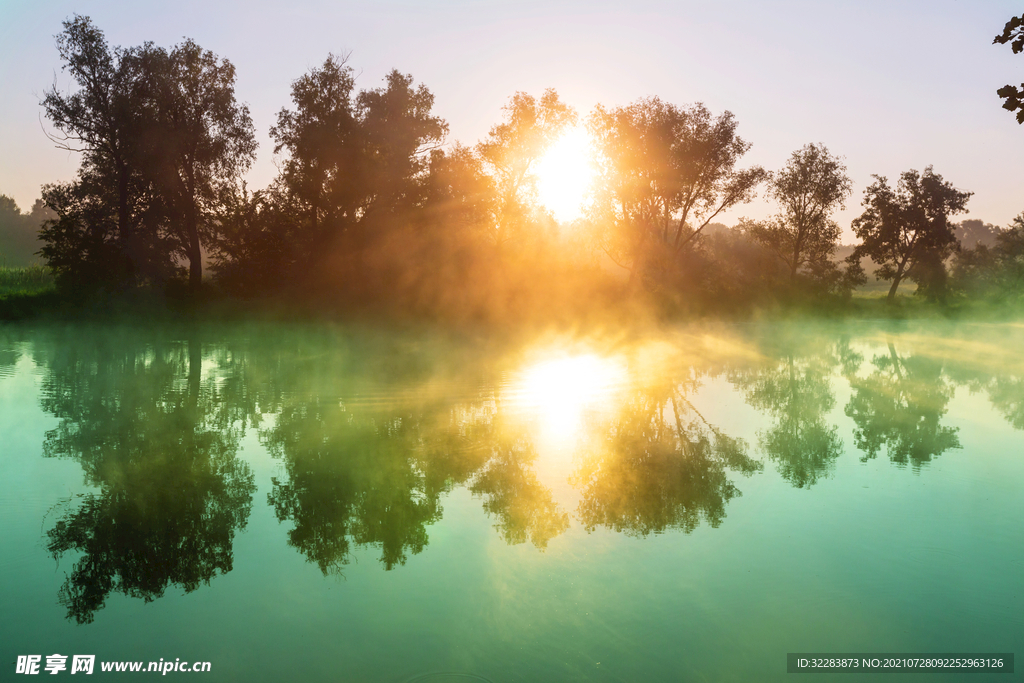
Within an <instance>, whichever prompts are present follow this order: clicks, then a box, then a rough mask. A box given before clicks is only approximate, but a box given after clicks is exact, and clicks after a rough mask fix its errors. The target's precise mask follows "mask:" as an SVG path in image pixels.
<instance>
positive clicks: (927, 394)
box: [846, 341, 960, 469]
mask: <svg viewBox="0 0 1024 683" xmlns="http://www.w3.org/2000/svg"><path fill="white" fill-rule="evenodd" d="M887 346H888V351H889V352H888V354H879V355H876V356H875V357H874V359H873V360H872V361H871V364H872V365H874V367H875V370H874V371H873V372H872V373H871V374H870V375H868V376H867V377H863V378H862V377H858V376H856V375H851V376H850V377H849V381H850V387H851V388H852V389H853V396H852V397H851V398H850V402H849V403H848V404H847V406H846V414H847V415H848V416H850V417H851V418H853V421H854V423H855V424H856V425H857V426H856V428H855V429H854V433H853V436H854V442H855V443H856V444H857V447H858V448H860V449H861V450H862V451H863V452H864V459H865V460H867V459H870V458H874V457H875V456H877V455H878V452H879V451H880V450H881V449H882V447H883V446H884V447H885V450H886V454H887V455H888V456H889V459H890V460H891V461H892V462H895V463H898V464H900V465H906V464H907V463H909V464H911V465H912V466H913V467H914V468H915V469H918V468H920V467H921V465H923V464H925V463H928V462H930V461H931V460H932V458H934V457H936V456H939V455H941V454H942V453H944V452H946V451H947V450H949V449H951V448H960V439H959V437H958V436H957V429H955V428H952V427H944V426H943V425H942V423H941V421H942V416H943V415H945V413H946V405H947V404H948V403H949V399H950V398H951V397H952V396H953V387H952V385H951V384H950V383H949V382H948V381H947V379H946V378H945V377H944V376H943V373H942V363H941V362H940V361H938V360H935V359H934V358H930V357H926V356H922V355H918V356H911V357H909V358H906V359H904V358H900V356H899V355H898V354H897V353H896V347H895V345H894V344H893V342H891V341H890V342H889V343H888V345H887Z"/></svg>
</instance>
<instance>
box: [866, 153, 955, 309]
mask: <svg viewBox="0 0 1024 683" xmlns="http://www.w3.org/2000/svg"><path fill="white" fill-rule="evenodd" d="M873 177H874V178H875V182H874V183H872V184H871V185H870V186H869V187H868V188H867V189H866V190H864V201H863V205H864V207H865V210H864V213H863V214H861V216H860V217H859V218H857V219H855V220H854V221H853V231H854V233H855V234H856V235H857V237H859V238H860V240H861V244H860V245H858V246H857V248H856V249H855V250H854V253H853V255H852V256H851V257H850V262H851V263H852V262H858V261H859V260H860V258H861V257H863V256H869V257H870V258H871V259H872V260H873V261H874V262H875V263H877V264H878V265H879V268H878V271H877V273H876V277H877V278H878V279H881V280H892V285H891V287H890V288H889V294H888V299H889V301H892V300H893V299H894V298H895V296H896V289H897V288H898V287H899V285H900V282H901V281H902V280H903V279H904V278H910V279H911V280H913V281H914V282H916V283H917V284H918V288H919V289H918V291H919V292H922V293H924V294H925V295H926V296H927V297H928V298H929V299H943V298H944V297H945V278H946V269H945V263H944V262H945V260H946V259H947V258H948V257H949V256H950V255H951V254H952V253H953V251H955V249H956V248H957V240H956V235H955V234H954V232H953V225H952V224H951V223H950V222H949V216H950V215H953V214H956V213H961V212H963V211H965V210H966V209H965V206H966V204H967V200H968V199H970V197H971V194H972V193H970V192H963V191H960V190H957V189H956V188H954V187H953V185H951V184H950V183H947V182H945V181H944V180H943V179H942V176H940V175H938V174H937V173H935V172H934V171H933V170H932V167H931V166H929V167H927V168H925V170H924V173H918V172H917V171H914V170H910V171H905V172H904V173H902V174H901V175H900V180H899V184H898V185H897V187H896V188H895V189H893V188H891V187H890V186H889V183H888V180H886V178H884V177H881V176H877V175H876V176H873Z"/></svg>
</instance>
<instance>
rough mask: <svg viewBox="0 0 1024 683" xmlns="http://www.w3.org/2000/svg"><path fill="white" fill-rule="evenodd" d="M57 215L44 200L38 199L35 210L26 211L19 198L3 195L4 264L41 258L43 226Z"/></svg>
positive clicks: (0, 261)
mask: <svg viewBox="0 0 1024 683" xmlns="http://www.w3.org/2000/svg"><path fill="white" fill-rule="evenodd" d="M54 217H55V214H54V213H53V212H52V211H51V210H49V209H48V208H46V206H45V205H44V204H43V203H42V200H39V199H37V200H36V201H35V204H33V205H32V211H31V212H29V213H22V212H21V209H20V208H18V204H17V202H15V201H14V200H13V199H11V198H10V197H8V196H7V195H0V266H3V265H7V266H16V267H21V266H27V265H30V264H31V263H34V262H37V261H38V258H39V257H38V256H36V253H37V252H38V251H39V248H40V247H41V246H42V243H41V242H40V241H39V229H40V227H41V226H42V224H43V222H44V221H46V220H50V219H52V218H54Z"/></svg>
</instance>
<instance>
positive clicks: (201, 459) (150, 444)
mask: <svg viewBox="0 0 1024 683" xmlns="http://www.w3.org/2000/svg"><path fill="white" fill-rule="evenodd" d="M89 342H90V343H83V342H82V340H80V339H74V338H68V337H64V336H57V337H54V338H53V339H51V340H49V343H45V344H44V343H40V344H37V345H36V348H35V351H36V354H37V362H42V363H44V364H45V365H46V367H47V370H48V372H47V375H46V377H45V379H44V381H43V388H42V396H43V398H42V404H43V407H44V408H45V409H46V410H48V411H49V412H51V413H53V414H54V415H55V416H57V417H58V418H59V419H60V423H59V425H58V426H57V428H56V429H54V430H52V431H50V432H48V433H47V435H46V440H45V442H44V443H43V454H44V455H45V456H47V457H60V458H70V459H73V460H76V461H78V462H79V464H81V466H82V469H83V470H84V472H85V481H86V483H87V484H89V485H90V486H92V487H95V488H97V489H99V491H98V492H92V493H88V494H86V495H84V497H83V498H82V499H81V500H80V501H79V503H78V505H77V507H75V509H72V510H69V511H67V512H66V513H65V514H64V515H63V516H62V517H61V518H60V519H58V520H57V522H56V523H55V524H54V525H53V527H52V528H50V529H49V531H47V539H48V543H47V548H48V549H49V551H50V552H51V553H52V554H53V556H54V557H55V558H57V559H59V558H61V557H62V556H64V555H65V554H67V553H69V552H76V553H81V557H80V558H79V559H78V560H77V561H76V562H75V564H74V566H73V569H72V571H71V574H70V575H69V576H68V577H67V579H66V580H65V582H64V585H63V587H62V588H61V590H60V596H59V600H60V603H61V605H63V606H64V607H65V608H67V611H68V616H69V618H72V619H74V620H76V621H78V622H79V623H86V622H91V621H92V620H93V618H94V615H95V613H96V612H97V611H98V610H99V609H101V608H102V607H103V605H104V603H105V601H106V599H107V596H109V595H110V594H111V593H114V592H117V593H122V594H124V595H128V596H131V597H136V598H142V599H144V600H146V601H147V602H148V601H151V600H154V599H156V598H158V597H160V596H162V595H163V594H164V591H165V589H166V588H167V587H168V586H170V585H174V586H177V587H179V588H181V589H182V590H184V591H185V592H190V591H194V590H196V589H197V588H198V587H199V586H200V585H202V584H208V583H209V582H210V580H211V579H212V578H213V577H214V576H216V575H217V574H223V573H226V572H229V571H231V568H232V543H233V539H234V535H235V533H236V532H237V531H239V530H241V529H244V528H245V524H246V520H247V519H248V516H249V513H250V510H251V506H252V494H253V491H254V490H255V484H254V482H253V475H252V473H251V471H250V469H249V467H248V465H246V464H245V463H244V462H242V461H241V460H239V459H238V458H237V457H236V456H237V450H238V440H239V437H240V430H239V429H238V428H237V426H236V425H233V424H231V423H230V422H225V421H224V420H222V419H221V416H220V415H219V414H218V413H219V409H220V407H221V406H223V405H224V404H223V402H222V401H221V400H220V397H219V396H218V394H217V391H216V387H215V385H213V384H212V383H209V382H206V383H204V382H202V381H201V380H202V354H201V345H200V343H199V341H198V339H197V338H194V337H193V338H191V339H190V340H189V341H188V342H187V343H168V344H159V345H151V344H147V343H145V341H143V340H137V339H132V338H125V337H124V336H122V335H121V334H118V333H114V334H112V335H110V336H107V335H100V336H98V337H91V338H90V339H89Z"/></svg>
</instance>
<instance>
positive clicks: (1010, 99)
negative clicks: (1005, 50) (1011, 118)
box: [992, 14, 1024, 123]
mask: <svg viewBox="0 0 1024 683" xmlns="http://www.w3.org/2000/svg"><path fill="white" fill-rule="evenodd" d="M992 43H993V44H996V43H999V44H1000V45H1005V44H1006V43H1010V47H1011V48H1012V49H1013V54H1019V53H1020V52H1021V51H1024V14H1022V15H1021V16H1019V17H1013V18H1012V19H1010V20H1009V21H1008V22H1006V25H1005V26H1003V32H1002V33H1000V34H999V35H997V36H996V37H995V38H994V39H993V40H992ZM996 94H997V95H999V96H1000V97H1001V98H1003V100H1004V102H1003V109H1006V110H1007V111H1015V112H1017V123H1024V83H1021V85H1020V87H1019V88H1018V87H1016V86H1012V85H1004V86H1003V87H1002V88H999V90H997V91H996Z"/></svg>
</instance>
